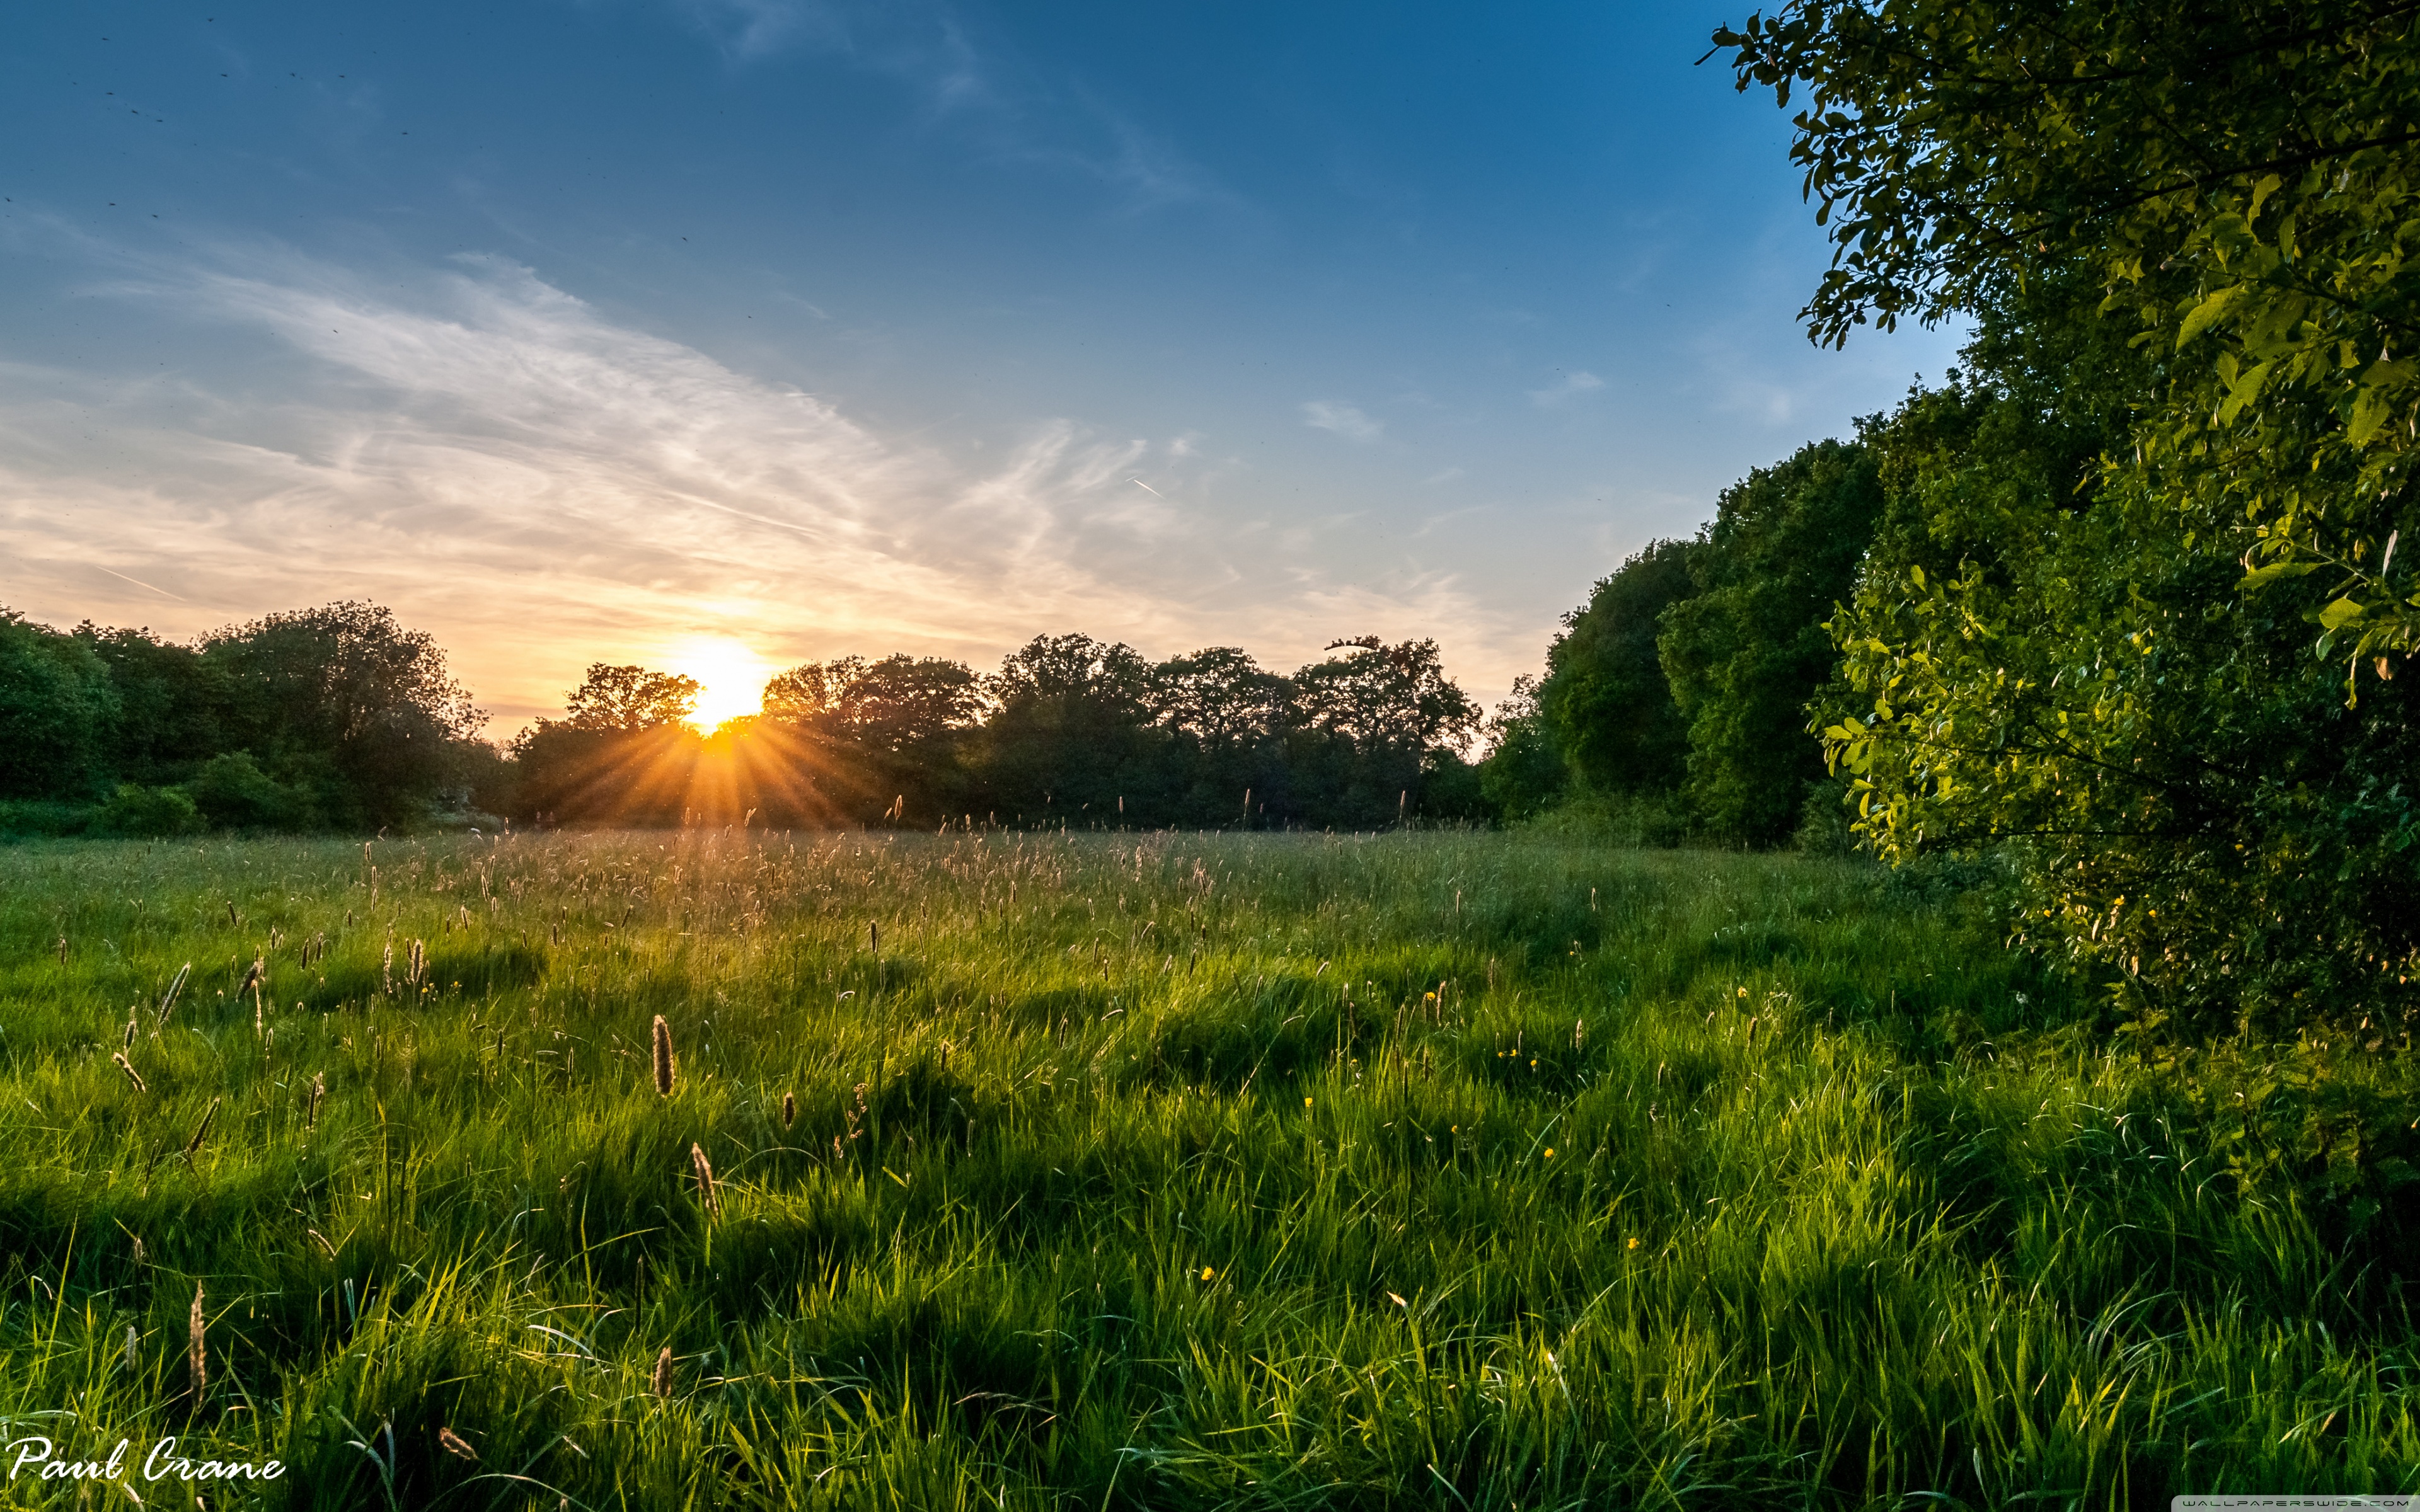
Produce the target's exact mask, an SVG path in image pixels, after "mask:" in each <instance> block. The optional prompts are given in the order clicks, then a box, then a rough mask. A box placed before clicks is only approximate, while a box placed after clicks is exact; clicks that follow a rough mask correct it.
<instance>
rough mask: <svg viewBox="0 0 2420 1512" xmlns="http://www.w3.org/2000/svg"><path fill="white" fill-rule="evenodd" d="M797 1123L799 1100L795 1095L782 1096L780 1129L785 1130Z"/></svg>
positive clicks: (785, 1093) (786, 1094) (789, 1093)
mask: <svg viewBox="0 0 2420 1512" xmlns="http://www.w3.org/2000/svg"><path fill="white" fill-rule="evenodd" d="M798 1121H799V1099H798V1097H797V1095H796V1094H795V1093H791V1092H783V1094H782V1127H783V1128H784V1129H786V1128H788V1127H789V1126H790V1125H792V1124H794V1123H796V1122H798Z"/></svg>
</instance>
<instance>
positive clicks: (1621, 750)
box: [1535, 541, 1700, 793]
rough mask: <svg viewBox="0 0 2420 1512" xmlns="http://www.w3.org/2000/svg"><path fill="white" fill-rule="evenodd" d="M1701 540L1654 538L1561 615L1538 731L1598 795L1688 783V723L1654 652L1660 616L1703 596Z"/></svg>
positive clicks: (1539, 701)
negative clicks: (1695, 571) (1696, 561)
mask: <svg viewBox="0 0 2420 1512" xmlns="http://www.w3.org/2000/svg"><path fill="white" fill-rule="evenodd" d="M1699 549H1700V548H1699V543H1698V542H1696V541H1651V542H1649V543H1648V544H1647V546H1646V547H1645V548H1643V549H1641V550H1640V551H1639V552H1637V554H1636V555H1634V556H1632V557H1631V558H1630V559H1629V560H1628V561H1626V562H1624V563H1622V564H1621V567H1619V568H1618V569H1616V570H1615V571H1614V572H1612V573H1611V574H1609V575H1607V576H1606V577H1604V578H1601V579H1598V580H1597V584H1596V586H1595V588H1593V589H1591V590H1590V593H1589V600H1588V602H1587V603H1586V604H1584V605H1582V606H1581V607H1580V608H1578V609H1574V610H1572V611H1571V612H1570V613H1569V614H1566V615H1564V616H1563V625H1564V630H1563V633H1562V634H1561V635H1559V636H1557V637H1556V638H1555V642H1554V644H1553V645H1552V646H1550V647H1548V648H1547V651H1546V677H1545V681H1544V683H1542V684H1540V685H1539V686H1538V687H1537V698H1536V710H1535V713H1536V717H1537V721H1538V725H1539V733H1540V734H1541V735H1542V736H1544V738H1546V739H1547V740H1549V741H1551V743H1552V746H1553V748H1555V749H1556V750H1557V751H1559V753H1560V755H1561V756H1562V757H1563V759H1564V760H1565V761H1567V762H1568V763H1569V764H1570V766H1571V769H1572V771H1573V772H1574V773H1575V775H1576V776H1578V777H1579V779H1581V780H1582V781H1584V782H1586V783H1587V784H1588V785H1590V787H1592V788H1595V789H1598V790H1600V791H1603V792H1607V793H1660V792H1672V791H1676V790H1678V789H1679V788H1680V786H1681V784H1682V782H1683V780H1684V779H1686V778H1687V776H1688V758H1689V725H1688V721H1687V720H1686V719H1684V718H1683V717H1682V714H1681V709H1680V706H1679V705H1678V704H1677V703H1675V702H1673V701H1672V687H1671V684H1670V682H1669V681H1668V679H1667V678H1666V677H1665V675H1664V663H1663V659H1662V657H1661V656H1660V655H1659V653H1658V652H1657V651H1656V649H1655V639H1656V637H1657V636H1658V635H1659V634H1661V633H1662V629H1663V623H1664V612H1665V610H1667V609H1670V608H1671V607H1672V606H1673V605H1674V604H1677V603H1679V602H1680V601H1681V600H1683V599H1684V598H1687V597H1689V596H1690V595H1691V594H1695V593H1696V592H1697V591H1698V587H1697V583H1696V580H1695V579H1692V578H1691V576H1690V570H1689V563H1690V559H1691V558H1692V557H1693V556H1694V555H1695V554H1696V553H1697V552H1698V551H1699Z"/></svg>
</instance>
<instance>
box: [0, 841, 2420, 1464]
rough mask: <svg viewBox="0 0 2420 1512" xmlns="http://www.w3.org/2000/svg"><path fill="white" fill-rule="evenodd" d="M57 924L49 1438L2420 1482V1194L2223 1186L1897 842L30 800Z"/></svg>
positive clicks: (41, 1326)
mask: <svg viewBox="0 0 2420 1512" xmlns="http://www.w3.org/2000/svg"><path fill="white" fill-rule="evenodd" d="M62 937H64V938H65V939H66V941H67V946H66V949H65V950H64V952H62V951H61V949H59V947H58V944H57V942H58V941H59V940H60V939H61V938H62ZM0 951H5V954H4V955H0V1028H4V1029H5V1036H6V1038H5V1053H6V1060H5V1065H0V1120H5V1125H0V1127H4V1128H5V1133H6V1134H7V1135H8V1149H9V1150H10V1151H11V1153H12V1155H13V1157H14V1158H12V1159H10V1160H9V1161H8V1162H7V1163H5V1165H0V1251H5V1252H6V1253H7V1256H8V1258H7V1260H6V1261H5V1266H6V1270H5V1286H6V1289H5V1292H0V1297H5V1302H6V1305H5V1310H0V1414H5V1416H6V1418H7V1420H8V1421H7V1425H6V1427H7V1429H8V1437H9V1438H12V1439H14V1438H20V1437H23V1436H24V1435H27V1434H39V1435H42V1436H45V1437H47V1438H49V1439H51V1440H53V1441H54V1442H55V1443H57V1445H58V1451H57V1452H58V1454H59V1455H60V1456H61V1457H62V1458H65V1457H69V1456H74V1457H80V1458H81V1457H91V1458H100V1457H103V1456H105V1455H106V1454H107V1453H108V1450H109V1448H110V1447H111V1446H112V1445H113V1444H114V1443H116V1441H117V1440H119V1439H120V1438H125V1439H130V1440H132V1441H133V1443H134V1445H135V1448H134V1451H133V1452H134V1454H135V1455H136V1456H137V1457H139V1456H140V1454H141V1453H142V1451H143V1450H144V1449H145V1448H147V1446H148V1445H149V1444H150V1443H152V1442H153V1441H154V1440H155V1439H157V1438H159V1437H161V1436H163V1435H165V1434H177V1435H178V1436H179V1440H180V1445H181V1447H180V1448H179V1449H178V1453H180V1454H186V1455H194V1456H199V1455H205V1454H207V1455H210V1456H213V1457H217V1458H245V1457H252V1458H260V1457H275V1458H280V1459H282V1460H284V1461H286V1462H287V1464H288V1465H289V1466H290V1467H291V1468H290V1469H289V1471H288V1473H287V1475H286V1476H285V1477H284V1478H283V1479H281V1480H279V1481H275V1482H270V1483H261V1484H252V1485H245V1486H241V1487H229V1488H225V1489H218V1490H213V1491H212V1492H211V1494H212V1495H213V1497H214V1498H225V1497H232V1498H235V1499H237V1500H238V1501H239V1502H241V1501H242V1500H244V1499H246V1498H249V1499H252V1500H255V1501H258V1502H263V1503H269V1504H302V1505H329V1506H348V1507H351V1506H395V1507H404V1506H427V1505H436V1504H442V1505H445V1506H449V1507H451V1506H485V1505H500V1506H515V1507H518V1506H524V1505H531V1504H537V1505H545V1506H553V1505H555V1504H557V1498H558V1497H566V1498H568V1502H569V1504H570V1505H572V1506H577V1507H606V1506H636V1507H674V1506H690V1505H695V1506H717V1505H768V1506H769V1505H793V1504H795V1505H812V1506H823V1505H834V1506H839V1505H851V1506H855V1505H867V1506H872V1505H913V1506H919V1507H923V1506H932V1507H956V1506H968V1507H973V1506H984V1507H1016V1506H1030V1507H1042V1506H1058V1505H1062V1504H1080V1505H1082V1506H1085V1507H1090V1508H1098V1507H1111V1506H1136V1507H1189V1506H1200V1507H1228V1506H1236V1507H1240V1506H1269V1507H1278V1506H1285V1507H1303V1506H1367V1507H1373V1508H1374V1507H1391V1506H1399V1505H1407V1504H1408V1505H1432V1506H1440V1507H1457V1508H1466V1509H1469V1512H1478V1509H1481V1508H1486V1509H1491V1512H1510V1509H1512V1508H1515V1507H1518V1508H1525V1509H1531V1508H1551V1507H1579V1506H1590V1507H1599V1506H1641V1507H1662V1506H1693V1507H1694V1506H1720V1505H1739V1506H1760V1507H1761V1506H1807V1507H1864V1506H1885V1505H1889V1506H1899V1505H1916V1504H1925V1505H1934V1506H1941V1505H1950V1506H1957V1505H1964V1506H1976V1507H1983V1506H1992V1507H1998V1506H2007V1505H2011V1504H2019V1503H2024V1504H2046V1505H2071V1506H2091V1507H2102V1506H2126V1505H2141V1506H2150V1505H2155V1504H2164V1501H2165V1499H2166V1498H2167V1497H2168V1496H2169V1495H2170V1494H2172V1493H2176V1492H2181V1491H2193V1490H2211V1489H2220V1490H2237V1491H2285V1490H2294V1491H2319V1490H2350V1491H2387V1490H2406V1491H2408V1490H2411V1489H2414V1487H2415V1478H2420V1383H2415V1380H2414V1377H2413V1374H2412V1371H2413V1367H2414V1364H2415V1351H2414V1347H2413V1332H2412V1318H2411V1313H2410V1311H2409V1307H2408V1304H2407V1298H2406V1293H2405V1291H2404V1289H2403V1283H2402V1281H2401V1279H2400V1274H2399V1268H2398V1265H2397V1262H2396V1261H2395V1260H2394V1259H2393V1257H2392V1254H2391V1252H2389V1253H2388V1256H2387V1258H2385V1259H2381V1258H2380V1255H2381V1251H2380V1250H2379V1248H2378V1246H2377V1245H2376V1244H2374V1243H2373V1244H2372V1245H2371V1246H2370V1247H2369V1248H2367V1249H2363V1250H2347V1249H2345V1248H2343V1246H2341V1245H2340V1244H2339V1243H2338V1242H2336V1241H2335V1239H2334V1238H2333V1237H2331V1236H2332V1235H2333V1233H2334V1230H2333V1229H2332V1228H2330V1227H2329V1226H2328V1224H2327V1223H2326V1222H2325V1221H2324V1219H2323V1215H2320V1214H2316V1213H2314V1212H2310V1211H2304V1207H2303V1206H2302V1205H2301V1204H2300V1203H2299V1202H2298V1201H2297V1200H2295V1199H2294V1197H2293V1196H2292V1195H2291V1193H2290V1191H2288V1192H2287V1193H2286V1194H2285V1195H2284V1196H2273V1195H2272V1196H2264V1195H2263V1194H2264V1193H2267V1192H2273V1190H2274V1189H2256V1188H2253V1187H2250V1186H2247V1185H2245V1184H2244V1183H2242V1182H2240V1181H2237V1180H2231V1179H2229V1178H2228V1177H2227V1175H2226V1167H2225V1165H2224V1162H2223V1161H2222V1159H2221V1158H2220V1155H2219V1154H2218V1153H2217V1152H2216V1150H2215V1147H2214V1144H2213V1141H2214V1139H2215V1137H2216V1136H2215V1135H2214V1134H2212V1133H2211V1130H2210V1129H2209V1128H2206V1127H2205V1126H2204V1124H2203V1123H2202V1122H2200V1121H2197V1119H2196V1116H2195V1114H2194V1112H2193V1108H2194V1107H2195V1106H2196V1105H2197V1104H2195V1103H2192V1102H2191V1101H2190V1100H2188V1099H2183V1098H2180V1097H2179V1096H2177V1095H2174V1094H2173V1093H2172V1091H2171V1090H2169V1089H2168V1088H2166V1087H2165V1086H2164V1084H2163V1083H2162V1082H2161V1080H2160V1079H2159V1078H2158V1077H2156V1076H2155V1075H2153V1074H2151V1073H2149V1072H2145V1071H2143V1070H2141V1069H2139V1068H2138V1067H2137V1066H2136V1065H2135V1063H2134V1062H2133V1061H2130V1060H2127V1059H2123V1058H2120V1057H2116V1056H2113V1055H2111V1054H2109V1053H2106V1052H2104V1051H2102V1049H2100V1048H2099V1047H2098V1045H2097V1043H2096V1042H2095V1041H2092V1040H2091V1039H2089V1038H2087V1037H2086V1036H2085V1035H2083V1034H2081V1033H2080V1032H2078V1031H2076V1030H2075V1029H2073V1028H2071V1027H2063V1025H2064V1024H2065V1023H2066V1022H2067V1021H2068V1020H2070V1019H2071V1018H2072V1017H2073V1016H2074V1014H2075V1012H2076V1011H2077V1009H2076V1005H2074V1004H2073V1003H2071V1002H2070V1001H2069V1000H2068V999H2067V998H2066V997H2065V995H2063V993H2062V991H2061V989H2059V988H2058V987H2057V985H2056V984H2055V983H2054V982H2050V981H2047V980H2041V979H2040V977H2039V976H2038V975H2037V973H2036V972H2035V970H2034V968H2033V967H2032V966H2031V965H2030V964H2028V962H2026V961H2025V960H2024V958H2022V957H2018V956H2015V955H2011V954H2009V953H2008V952H2006V951H2004V950H2002V949H2000V948H1999V945H1998V942H1997V940H1996V938H1995V937H1994V936H1993V934H1992V933H1990V932H1989V930H1988V929H1986V928H1984V927H1983V926H1981V925H1980V924H1978V921H1977V920H1975V919H1973V918H1969V917H1967V916H1966V914H1965V913H1964V912H1963V911H1962V906H1961V903H1960V902H1959V900H1958V899H1957V898H1956V897H1955V896H1931V895H1927V894H1926V893H1924V892H1922V891H1920V890H1916V889H1909V888H1904V887H1892V886H1889V885H1887V884H1886V883H1885V882H1883V881H1882V880H1881V879H1879V878H1878V877H1877V876H1876V875H1875V874H1874V873H1871V872H1868V871H1865V870H1863V869H1860V868H1858V867H1855V866H1853V865H1849V864H1846V863H1838V862H1821V861H1810V860H1806V859H1800V858H1789V857H1756V856H1722V855H1713V854H1703V853H1697V854H1678V855H1676V854H1669V853H1644V852H1611V851H1606V850H1604V849H1601V848H1596V847H1593V846H1590V845H1585V844H1578V843H1571V842H1565V841H1555V840H1553V839H1550V838H1549V839H1540V838H1535V837H1532V838H1520V837H1504V836H1483V835H1392V836H1387V837H1380V838H1344V837H1300V836H1297V837H1258V838H1233V837H1231V838H1216V837H1203V836H1195V835H1140V836H1118V835H1103V836H1093V837H1083V838H1068V837H1059V838H1051V837H1041V838H1037V837H1032V836H1018V835H1002V834H992V835H951V836H946V837H930V838H922V839H918V838H897V837H886V836H878V835H877V836H869V835H859V834H847V835H837V836H832V835H823V836H807V835H799V836H795V837H791V836H782V835H771V836H768V835H764V834H749V835H742V834H737V833H731V832H717V833H698V832H690V833H682V834H677V835H663V834H651V835H580V836H572V835H555V836H545V837H535V838H532V837H521V838H516V839H513V840H511V841H481V840H476V839H448V840H430V841H400V842H395V841H390V842H380V843H378V844H375V845H373V846H371V847H368V848H366V849H365V848H363V847H359V846H349V845H346V844H340V843H335V842H320V841H234V842H230V841H210V842H207V843H204V842H194V841H187V842H183V843H161V844H156V845H144V844H139V843H91V842H36V843H29V844H24V845H20V846H16V847H12V848H9V849H7V850H5V851H0ZM256 959H258V960H259V961H261V962H262V963H263V965H262V970H263V972H264V974H265V980H262V981H261V982H260V983H259V994H258V996H257V997H256V999H254V1000H251V1001H246V1000H243V998H244V994H243V993H241V992H240V991H239V989H240V988H242V987H243V985H244V981H245V977H246V973H247V969H248V966H249V964H251V963H252V962H254V961H255V960H256ZM399 961H400V962H405V963H410V964H409V965H408V966H406V967H403V968H401V969H398V966H397V964H396V963H397V962H399ZM188 963H190V964H191V966H192V970H191V974H190V978H189V980H186V981H185V982H184V984H183V986H182V988H181V994H180V995H179V996H178V998H177V999H176V1001H175V1003H174V1006H173V1008H170V1009H168V1010H167V1011H165V1012H164V1013H163V1011H162V1005H163V995H165V994H166V993H167V991H168V989H169V985H170V983H171V982H172V981H173V980H176V979H177V978H178V973H179V971H180V969H181V968H182V967H183V966H184V965H185V964H188ZM264 1005H265V1006H264ZM130 1007H132V1016H133V1021H134V1033H133V1036H132V1042H131V1043H129V1042H128V1040H127V1022H128V1015H129V1010H130ZM256 1012H257V1013H258V1015H259V1026H258V1029H257V1030H256V1028H255V1025H254V1018H255V1014H256ZM659 1026H660V1030H659ZM121 1056H122V1057H123V1058H124V1064H121V1063H120V1061H119V1058H118V1057H121ZM2395 1074H2397V1073H2396V1072H2392V1070H2391V1069H2381V1070H2380V1071H2378V1072H2376V1075H2378V1076H2379V1077H2381V1078H2388V1082H2381V1086H2382V1087H2388V1089H2389V1090H2394V1089H2395V1088H2400V1087H2402V1086H2403V1085H2404V1084H2401V1083H2393V1084H2392V1086H2389V1085H2388V1083H2389V1082H2391V1078H2392V1077H2393V1076H2394V1075H2395ZM2398 1095H2400V1094H2398ZM213 1110H215V1111H213ZM197 1131H200V1132H201V1133H200V1134H197ZM204 1134H206V1137H204V1136H201V1135H204ZM197 1288H198V1289H197ZM130 1331H131V1332H130ZM203 1340H206V1344H197V1343H196V1341H203ZM196 1348H201V1349H203V1350H204V1351H205V1353H204V1355H203V1357H202V1358H201V1360H200V1361H199V1362H198V1363H197V1362H196V1360H195V1358H194V1350H195V1349H196ZM465 1451H467V1453H466V1452H465ZM473 1457H475V1458H473ZM166 1484H170V1483H163V1485H166ZM138 1489H141V1490H142V1491H143V1494H144V1495H145V1496H146V1497H147V1498H153V1499H155V1500H156V1496H155V1492H154V1490H153V1489H151V1488H149V1487H139V1488H138ZM8 1494H10V1495H13V1496H29V1495H35V1494H36V1493H35V1492H34V1491H32V1490H31V1489H28V1484H27V1483H26V1482H25V1481H23V1480H21V1481H20V1482H18V1483H16V1484H15V1485H14V1486H12V1487H11V1489H10V1491H9V1493H8ZM96 1494H97V1493H96ZM112 1494H115V1493H112ZM176 1494H177V1495H178V1496H180V1497H181V1496H182V1494H183V1492H182V1491H181V1490H180V1491H178V1492H177V1493H176ZM178 1504H181V1502H179V1503H178ZM212 1504H213V1505H220V1504H224V1502H223V1501H219V1500H214V1501H213V1503H212Z"/></svg>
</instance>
